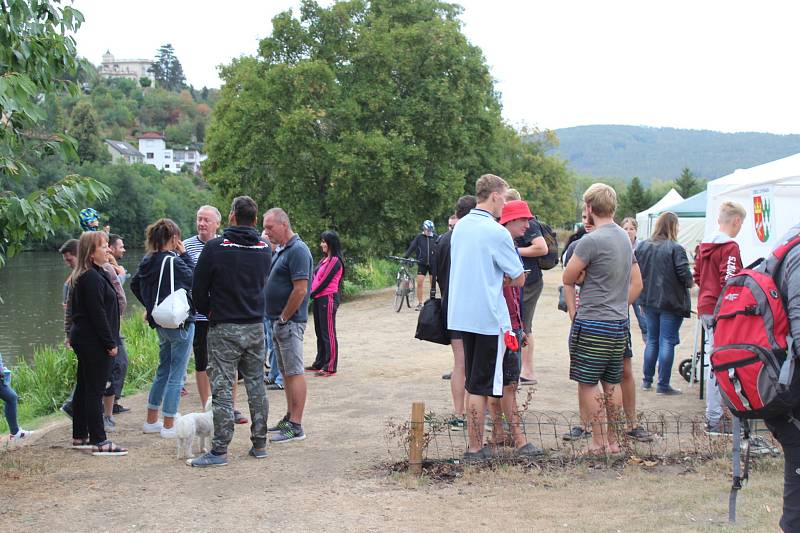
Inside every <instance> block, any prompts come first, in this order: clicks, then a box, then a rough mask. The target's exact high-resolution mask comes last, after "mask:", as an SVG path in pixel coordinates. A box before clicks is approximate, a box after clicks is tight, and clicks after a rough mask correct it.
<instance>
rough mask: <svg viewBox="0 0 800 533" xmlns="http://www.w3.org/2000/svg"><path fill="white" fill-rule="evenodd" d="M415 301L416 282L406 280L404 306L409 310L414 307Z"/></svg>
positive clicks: (412, 279)
mask: <svg viewBox="0 0 800 533" xmlns="http://www.w3.org/2000/svg"><path fill="white" fill-rule="evenodd" d="M416 301H417V280H416V279H415V278H413V277H410V278H408V292H407V293H406V305H407V306H408V308H409V309H411V308H412V307H414V306H415V305H417V304H416Z"/></svg>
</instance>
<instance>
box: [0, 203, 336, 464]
mask: <svg viewBox="0 0 800 533" xmlns="http://www.w3.org/2000/svg"><path fill="white" fill-rule="evenodd" d="M79 219H80V223H81V229H82V230H83V233H82V234H81V235H80V237H79V238H78V239H70V240H68V241H67V242H65V243H64V244H63V245H62V247H61V248H60V250H59V251H60V253H61V255H62V258H63V260H64V264H65V265H66V266H67V268H68V269H69V271H70V272H69V276H68V277H67V279H66V281H65V283H64V291H63V299H62V305H63V308H64V333H65V341H64V342H65V345H66V346H67V347H68V348H70V349H72V350H73V351H74V353H75V355H76V357H77V362H78V365H77V372H76V386H75V389H74V391H73V393H72V394H71V395H70V398H69V399H68V400H67V401H66V402H65V403H64V405H63V406H62V408H61V409H62V411H64V413H66V414H67V415H68V416H69V417H70V418H72V447H73V448H75V449H81V450H90V451H91V452H92V454H93V455H97V456H118V455H126V454H127V453H128V450H127V449H126V448H124V447H122V446H120V445H119V444H117V443H114V442H113V441H112V440H110V438H109V433H113V432H115V431H116V420H115V416H114V415H118V414H120V413H125V412H127V411H130V409H129V408H127V407H124V406H122V405H121V404H120V403H119V401H120V398H121V396H122V391H123V387H124V382H125V378H126V374H127V367H128V358H127V352H126V349H125V342H124V338H123V337H122V335H121V330H120V324H121V319H122V316H123V314H124V312H125V308H126V306H127V300H126V297H125V291H124V289H123V286H124V284H125V283H126V281H128V280H129V279H130V285H131V291H132V292H133V294H134V295H135V296H136V298H137V299H138V300H139V301H140V302H141V304H142V305H143V307H144V317H145V320H146V321H147V323H148V325H149V326H150V327H151V328H153V329H154V330H155V332H156V334H157V337H158V343H159V362H158V366H157V368H156V369H155V376H154V378H153V382H152V385H151V386H150V390H149V394H148V399H147V411H146V414H145V417H144V421H143V425H142V431H143V433H145V434H154V435H159V436H160V437H162V438H165V439H174V438H176V427H175V424H176V421H177V418H178V417H179V416H180V415H179V407H180V403H181V397H182V396H183V395H185V394H186V391H185V388H184V383H185V379H186V371H187V366H188V362H189V358H190V357H191V356H192V355H193V356H194V364H195V374H196V385H197V392H198V395H199V397H200V403H201V405H202V406H205V405H206V402H207V401H208V400H209V399H210V400H211V406H212V411H213V421H214V437H213V439H212V442H211V449H210V450H208V451H207V453H205V454H204V455H201V456H200V457H196V458H192V459H190V460H189V461H188V464H190V465H191V466H195V467H206V466H220V465H224V464H227V447H228V445H229V443H230V441H231V439H232V437H233V428H234V424H237V423H247V422H248V419H247V417H245V416H244V415H242V413H241V412H240V411H239V410H237V409H236V408H235V398H236V389H237V382H238V381H240V380H241V381H243V383H244V387H245V389H246V391H247V397H248V407H249V415H250V419H251V420H252V424H251V442H252V448H251V450H250V452H249V454H250V456H252V457H255V458H257V459H261V458H264V457H266V456H267V451H266V448H267V441H268V440H269V441H270V442H272V443H285V442H291V441H296V440H303V439H305V438H306V435H305V432H304V430H303V426H302V421H303V411H304V408H305V402H306V381H305V374H306V373H307V372H313V373H315V374H316V375H318V376H321V377H330V376H334V375H336V373H337V371H338V367H339V343H338V340H337V336H336V313H337V309H338V306H339V291H340V287H341V282H342V279H343V275H344V273H345V260H344V255H343V252H342V246H341V242H340V240H339V236H338V234H337V233H336V232H335V231H325V232H323V234H322V235H321V240H320V250H321V254H322V258H321V260H320V261H319V263H318V264H317V265H316V266H315V265H314V263H313V259H312V254H311V251H310V249H309V247H308V246H307V245H306V243H305V242H303V241H302V240H301V239H300V237H299V236H298V235H297V234H295V233H294V232H293V231H292V227H291V223H290V220H289V217H288V215H287V214H286V212H285V211H283V210H282V209H280V208H272V209H269V210H267V211H266V212H265V213H264V215H263V218H262V219H261V226H262V229H263V231H259V230H257V229H256V224H257V222H258V208H257V205H256V203H255V202H254V201H253V200H252V199H251V198H250V197H247V196H240V197H237V198H235V199H234V200H233V203H232V206H231V210H230V213H229V215H228V225H227V227H226V228H225V230H224V231H223V232H222V235H221V236H219V235H218V230H219V229H220V227H221V225H222V216H221V213H220V212H219V210H218V209H217V208H215V207H213V206H209V205H204V206H201V207H200V208H199V209H198V211H197V218H196V227H197V234H196V235H193V236H191V237H189V238H187V239H185V240H184V239H182V236H181V230H180V228H179V227H178V226H177V224H175V222H173V221H172V220H170V219H167V218H162V219H159V220H157V221H156V222H154V223H153V224H151V225H149V226H148V227H147V229H146V231H145V242H144V244H145V255H144V257H143V258H142V260H141V262H140V264H139V265H138V267H137V269H136V271H135V274H134V275H132V276H130V275H129V273H128V272H127V270H126V269H125V268H124V267H123V266H121V265H120V260H121V259H122V257H123V255H124V254H125V244H124V242H123V240H122V237H120V236H119V235H115V234H112V233H110V228H109V227H108V226H104V227H102V228H101V226H100V215H99V213H98V212H97V211H95V210H94V209H91V208H87V209H84V210H82V211H81V212H80V216H79ZM181 294H183V295H185V298H184V302H185V307H186V309H184V310H183V313H184V314H183V315H180V307H181V306H180V305H178V304H174V302H176V301H177V302H179V303H180V302H181V299H180V297H177V298H176V295H181ZM310 301H313V304H312V305H313V313H314V318H315V330H316V333H317V353H316V357H315V360H314V363H313V364H312V365H310V366H308V367H306V366H304V362H303V337H304V333H305V327H306V323H307V322H308V308H309V302H310ZM165 308H168V313H171V314H176V315H177V316H181V320H180V322H179V323H178V324H177V327H176V326H175V325H173V324H171V323H169V324H167V323H164V321H163V319H161V320H160V319H159V317H160V316H162V315H163V314H164V312H165V311H164V309H165ZM171 314H170V315H169V316H172V315H171ZM0 366H2V362H1V361H0ZM266 370H268V371H269V372H268V373H267V372H266ZM267 389H273V390H274V389H280V390H283V391H284V394H285V395H286V400H287V412H286V414H285V415H284V416H283V417H282V418H281V419H279V420H278V421H277V422H276V423H275V424H274V425H272V426H269V425H268V421H267V417H268V414H269V402H268V398H267V394H266V390H267ZM0 394H2V396H1V397H0V398H1V399H3V400H4V403H5V415H6V419H7V420H8V422H9V426H10V428H11V433H12V435H11V440H15V441H16V440H19V439H22V438H25V437H27V436H29V435H30V434H31V433H32V432H31V431H29V430H24V429H21V428H19V426H18V425H17V420H16V406H17V397H16V394H15V393H14V391H13V389H11V388H10V386H9V384H8V378H7V376H0Z"/></svg>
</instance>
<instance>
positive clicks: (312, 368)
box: [305, 365, 322, 374]
mask: <svg viewBox="0 0 800 533" xmlns="http://www.w3.org/2000/svg"><path fill="white" fill-rule="evenodd" d="M320 370H322V369H321V368H317V367H315V366H314V365H311V366H307V367H305V371H306V372H310V373H312V374H313V373H314V372H319V371H320Z"/></svg>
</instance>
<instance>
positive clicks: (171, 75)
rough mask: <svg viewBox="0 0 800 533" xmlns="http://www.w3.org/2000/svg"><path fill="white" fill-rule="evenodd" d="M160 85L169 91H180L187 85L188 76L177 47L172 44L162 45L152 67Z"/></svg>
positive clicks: (151, 69) (151, 70)
mask: <svg viewBox="0 0 800 533" xmlns="http://www.w3.org/2000/svg"><path fill="white" fill-rule="evenodd" d="M150 72H152V73H153V76H154V77H155V79H156V81H157V82H158V85H159V87H161V88H162V89H166V90H168V91H179V90H181V89H183V88H184V87H186V76H184V75H183V67H182V66H181V62H180V61H179V60H178V57H177V56H176V55H175V49H174V48H172V45H171V44H169V43H168V44H165V45H162V46H161V48H159V49H158V52H157V53H156V58H155V60H154V61H153V66H152V67H150Z"/></svg>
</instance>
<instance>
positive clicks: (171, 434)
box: [161, 426, 178, 439]
mask: <svg viewBox="0 0 800 533" xmlns="http://www.w3.org/2000/svg"><path fill="white" fill-rule="evenodd" d="M177 437H178V430H176V429H175V426H172V427H171V428H163V427H162V428H161V438H162V439H174V438H177Z"/></svg>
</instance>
